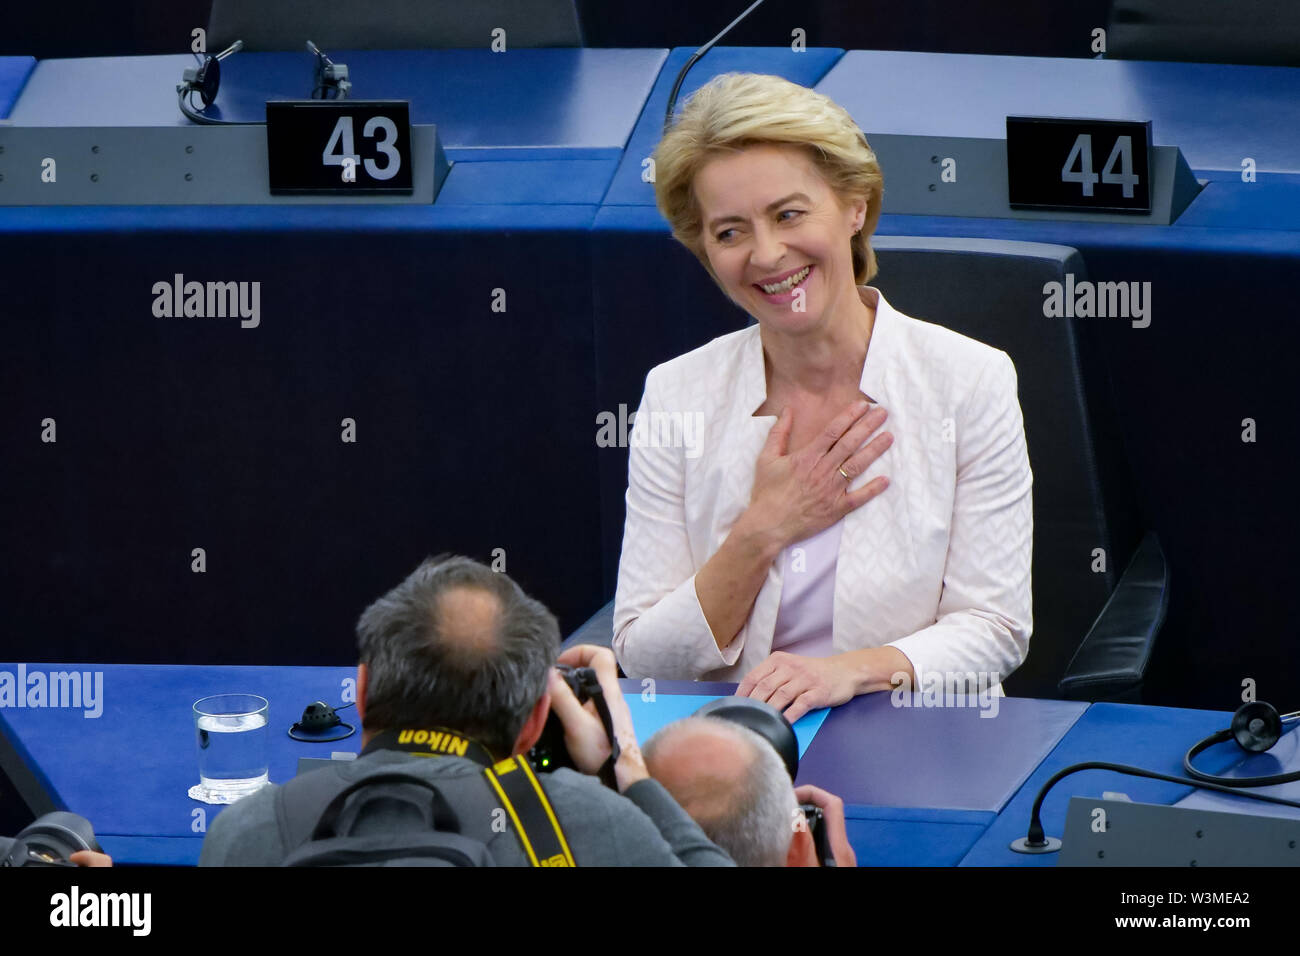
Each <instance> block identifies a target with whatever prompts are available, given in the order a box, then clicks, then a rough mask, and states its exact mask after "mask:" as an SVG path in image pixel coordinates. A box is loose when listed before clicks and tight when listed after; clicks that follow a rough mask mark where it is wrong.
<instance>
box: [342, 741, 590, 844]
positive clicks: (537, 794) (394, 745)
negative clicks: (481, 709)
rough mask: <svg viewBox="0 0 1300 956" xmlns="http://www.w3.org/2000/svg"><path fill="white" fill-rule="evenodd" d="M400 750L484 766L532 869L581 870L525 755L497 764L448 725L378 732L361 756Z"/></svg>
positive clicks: (484, 772) (485, 749)
mask: <svg viewBox="0 0 1300 956" xmlns="http://www.w3.org/2000/svg"><path fill="white" fill-rule="evenodd" d="M375 750H400V751H402V752H404V753H409V754H412V755H413V756H417V757H464V758H466V759H467V760H472V761H474V762H475V763H477V764H480V765H481V766H482V767H483V776H484V777H485V778H486V779H487V782H488V786H489V787H491V788H492V791H493V792H494V793H495V794H496V795H497V797H498V798H500V800H501V806H502V808H503V809H504V810H505V811H506V815H507V816H509V817H510V822H511V823H513V824H514V829H515V835H516V836H517V837H519V844H520V846H521V847H522V848H523V851H524V856H526V857H527V858H528V862H529V864H530V865H531V866H577V865H578V864H577V863H575V862H574V860H573V853H572V851H570V850H569V841H568V840H566V839H565V838H564V830H563V829H562V828H561V827H560V821H559V819H558V818H557V817H556V815H555V809H554V808H553V807H552V806H551V801H550V800H549V799H548V798H547V796H546V791H545V790H543V789H542V784H541V782H540V781H539V780H538V779H537V776H536V775H535V774H534V773H533V768H532V767H530V766H529V765H528V758H527V757H524V756H519V757H510V758H508V759H506V760H498V761H495V762H494V761H493V758H492V755H491V754H490V753H488V750H487V748H486V747H484V746H483V745H482V744H480V743H479V742H478V741H476V740H473V739H471V738H469V737H465V736H464V735H463V734H459V733H456V732H455V731H450V730H447V729H446V728H445V727H434V728H432V729H422V730H413V729H403V730H400V731H387V732H384V733H380V734H378V735H377V736H376V737H375V738H374V739H373V740H372V741H371V742H370V744H369V745H368V746H366V747H365V749H363V750H362V755H365V754H367V753H370V752H372V751H375Z"/></svg>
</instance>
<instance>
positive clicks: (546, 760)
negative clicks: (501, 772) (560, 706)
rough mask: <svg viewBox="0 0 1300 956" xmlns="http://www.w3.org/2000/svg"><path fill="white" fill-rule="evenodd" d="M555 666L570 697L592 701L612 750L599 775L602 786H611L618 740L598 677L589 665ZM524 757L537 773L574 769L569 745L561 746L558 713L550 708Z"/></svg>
mask: <svg viewBox="0 0 1300 956" xmlns="http://www.w3.org/2000/svg"><path fill="white" fill-rule="evenodd" d="M555 669H556V670H557V671H559V672H560V677H562V678H563V679H564V682H565V683H566V684H568V685H569V690H571V691H573V696H574V697H576V698H577V699H578V703H579V704H585V703H587V702H588V701H591V702H592V703H593V704H595V706H596V713H597V714H598V715H599V716H600V719H601V722H602V723H603V724H604V725H605V733H606V734H607V735H609V742H610V747H611V751H612V756H611V757H610V760H609V762H608V763H606V764H605V766H604V767H602V768H601V771H600V775H599V776H600V779H601V780H602V782H604V783H605V784H606V785H608V786H614V775H613V774H614V760H616V759H617V758H618V743H617V742H616V741H615V739H614V725H613V721H612V719H611V718H610V716H609V707H608V706H607V705H606V704H605V692H604V689H603V688H602V687H601V686H600V678H598V677H597V676H596V672H595V670H593V669H592V668H590V667H570V666H569V665H568V664H556V665H555ZM528 760H529V762H530V763H531V764H532V765H533V769H535V770H536V771H537V772H538V773H552V772H553V771H556V770H559V769H560V768H561V767H567V768H568V769H570V770H577V769H578V768H577V767H576V766H575V765H574V763H573V758H572V757H571V756H570V755H569V748H568V747H567V746H565V743H564V724H563V723H562V722H561V721H560V718H559V715H557V714H556V713H555V710H554V708H552V710H551V712H550V714H549V715H547V718H546V726H545V727H543V728H542V735H541V736H540V737H538V738H537V743H536V744H534V745H533V749H532V750H530V751H529V752H528Z"/></svg>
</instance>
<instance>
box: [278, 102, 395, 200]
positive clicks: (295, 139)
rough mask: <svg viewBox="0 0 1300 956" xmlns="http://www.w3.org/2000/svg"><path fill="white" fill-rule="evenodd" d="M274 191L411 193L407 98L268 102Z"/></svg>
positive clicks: (280, 193) (281, 192) (282, 193)
mask: <svg viewBox="0 0 1300 956" xmlns="http://www.w3.org/2000/svg"><path fill="white" fill-rule="evenodd" d="M266 152H267V167H268V172H269V178H270V182H269V186H270V190H271V195H273V196H274V195H284V194H289V193H338V194H346V193H405V194H409V193H410V192H411V163H412V159H411V111H410V104H409V103H408V102H406V101H404V100H282V101H268V102H267V104H266Z"/></svg>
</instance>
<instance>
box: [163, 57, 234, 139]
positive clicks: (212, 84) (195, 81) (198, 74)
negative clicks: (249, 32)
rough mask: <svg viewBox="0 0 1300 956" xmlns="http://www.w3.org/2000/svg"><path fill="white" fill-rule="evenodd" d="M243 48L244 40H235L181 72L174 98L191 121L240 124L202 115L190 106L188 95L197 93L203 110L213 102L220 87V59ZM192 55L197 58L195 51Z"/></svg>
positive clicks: (205, 123) (212, 124)
mask: <svg viewBox="0 0 1300 956" xmlns="http://www.w3.org/2000/svg"><path fill="white" fill-rule="evenodd" d="M243 48H244V41H243V40H236V41H235V42H234V43H232V44H230V46H228V47H226V49H224V50H222V51H221V52H220V53H218V54H217V55H216V56H206V57H204V58H203V60H202V61H201V62H200V63H199V65H198V66H197V67H190V68H189V69H187V70H186V71H185V72H184V73H182V74H181V82H180V83H178V84H177V86H176V99H177V101H178V104H179V106H180V108H181V112H182V113H184V114H185V115H186V116H187V117H188V118H189V119H190V120H191V121H192V122H195V123H202V124H204V125H208V126H221V125H240V124H232V122H231V121H230V120H219V119H215V118H213V117H211V116H204V115H203V114H202V113H200V112H198V111H197V110H195V109H194V108H193V107H192V106H190V104H189V97H190V95H191V94H193V93H197V94H199V109H200V110H205V109H207V108H208V107H209V106H211V105H212V104H213V103H215V102H216V99H217V90H218V89H220V87H221V61H222V60H224V59H225V58H226V57H228V56H230V55H231V54H232V53H238V52H239V51H240V50H242V49H243ZM194 56H195V59H198V54H197V53H196V54H195V55H194Z"/></svg>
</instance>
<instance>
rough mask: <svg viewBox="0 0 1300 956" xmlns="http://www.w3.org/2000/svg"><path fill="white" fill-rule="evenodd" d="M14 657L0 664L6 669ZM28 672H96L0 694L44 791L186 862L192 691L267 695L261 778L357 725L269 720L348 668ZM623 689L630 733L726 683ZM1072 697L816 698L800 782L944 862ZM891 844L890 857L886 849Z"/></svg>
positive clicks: (119, 839)
mask: <svg viewBox="0 0 1300 956" xmlns="http://www.w3.org/2000/svg"><path fill="white" fill-rule="evenodd" d="M16 667H17V665H0V670H6V671H8V672H9V673H11V674H12V673H15V672H16ZM38 670H39V671H42V672H49V671H54V670H61V671H67V670H77V671H91V672H94V671H98V672H101V673H102V674H103V678H102V679H103V689H102V696H101V699H100V701H99V706H98V708H97V709H99V710H100V715H99V716H97V717H95V716H87V715H86V713H85V709H84V708H80V709H77V708H51V707H45V708H40V709H33V708H16V707H14V708H10V707H6V709H5V710H4V711H2V712H0V718H2V719H4V720H5V721H6V723H7V724H8V725H9V726H10V727H11V728H12V729H13V731H14V732H15V735H16V736H17V738H18V739H19V741H20V742H21V744H22V746H23V747H24V748H25V749H26V750H27V752H28V753H29V754H30V756H31V758H32V760H33V762H34V763H36V764H37V766H38V767H39V768H40V769H41V771H42V772H43V773H44V774H45V776H46V777H47V779H48V781H49V784H50V786H51V789H52V790H53V791H54V792H55V794H56V796H57V797H58V798H59V799H61V801H62V802H63V803H65V804H66V805H67V806H68V807H69V808H70V809H73V810H74V811H77V812H81V813H83V814H85V815H87V816H88V817H90V818H91V819H92V821H93V822H94V825H95V828H96V832H97V833H98V834H99V835H100V836H101V837H102V838H103V839H102V842H103V845H104V847H105V849H106V850H108V852H109V853H111V854H114V855H115V857H117V858H120V859H122V860H123V861H124V862H151V863H193V862H195V861H196V860H197V857H198V851H199V846H200V843H201V840H202V830H201V829H196V814H195V811H196V810H201V811H202V812H201V814H199V815H198V816H199V817H201V818H203V820H204V822H205V823H207V822H210V821H211V819H212V818H213V817H214V816H215V814H216V813H218V812H220V809H221V808H220V807H213V806H206V805H203V804H199V803H197V802H196V801H193V800H190V799H189V797H188V795H187V790H188V789H189V787H190V786H191V785H192V784H194V783H195V782H196V777H195V774H196V758H195V754H194V737H193V727H192V716H191V711H190V706H191V704H192V703H193V702H194V701H195V700H197V699H198V698H200V697H203V696H207V695H209V694H216V693H254V694H260V695H261V696H263V697H266V698H267V699H268V701H270V714H269V719H270V725H271V727H272V729H273V734H272V737H271V744H272V745H271V748H270V777H271V779H272V780H273V781H276V782H282V781H284V780H287V779H289V778H290V777H292V776H293V775H294V774H295V773H296V772H297V762H298V758H300V757H304V756H314V757H327V756H329V754H330V753H332V752H334V751H348V752H353V753H355V752H356V751H357V750H358V749H359V744H360V740H359V736H353V737H351V738H348V739H347V740H345V741H339V742H335V743H321V744H307V743H300V742H290V741H289V738H288V737H287V736H285V735H284V734H282V733H281V732H280V731H281V730H283V729H284V728H287V727H288V726H289V725H290V724H291V723H292V722H293V721H294V720H296V719H297V718H298V716H299V715H300V714H301V713H302V709H303V707H305V706H306V705H307V704H308V703H310V702H311V701H312V700H316V699H321V700H325V701H328V702H331V703H336V702H338V701H340V700H341V699H342V698H343V697H344V695H345V691H346V690H347V689H348V688H349V682H350V681H351V680H352V678H353V676H354V674H355V671H354V669H353V668H350V667H232V666H220V667H182V666H162V665H141V666H133V665H49V666H42V665H30V666H29V668H28V672H29V673H33V672H35V671H38ZM623 687H624V691H625V693H626V694H627V695H628V698H629V703H630V705H631V706H632V708H633V713H634V718H635V719H636V720H637V726H638V732H639V735H640V736H642V738H645V737H648V736H649V735H650V734H651V733H653V732H654V730H656V729H658V727H659V726H662V725H663V724H665V723H667V722H669V721H671V720H673V719H676V718H677V717H680V716H683V715H684V714H685V713H688V712H690V711H693V710H694V709H695V708H696V707H698V706H699V704H700V703H701V702H702V700H704V699H707V698H709V697H715V696H719V695H724V694H729V693H731V692H732V691H733V690H734V685H731V684H710V683H690V682H680V681H659V682H658V684H657V685H656V687H655V698H654V699H653V700H651V701H649V702H647V701H646V700H645V698H643V697H642V692H643V690H644V687H643V685H642V684H641V682H639V681H624V682H623ZM678 695H690V696H678ZM1083 707H1084V705H1082V704H1070V703H1061V702H1055V701H1029V700H1013V699H1007V698H1003V699H1002V700H1001V701H1000V706H999V716H998V717H997V718H994V719H988V718H981V717H979V716H978V712H977V711H976V710H973V709H951V708H949V709H924V708H907V709H904V708H894V707H892V706H890V701H889V697H888V695H880V694H878V695H874V696H873V697H870V698H859V699H858V700H857V701H855V702H853V703H852V704H849V705H846V706H845V707H843V708H840V709H838V710H837V711H836V712H834V713H832V714H831V715H830V717H828V718H827V717H826V715H825V712H822V713H819V714H810V715H808V716H807V717H805V718H804V719H803V720H801V721H800V722H799V724H798V726H797V727H796V729H797V730H798V731H800V739H801V747H802V749H805V750H806V754H805V758H804V761H803V764H802V766H801V773H800V778H799V780H800V782H810V783H816V784H818V785H820V786H822V787H823V788H825V789H828V790H831V791H832V792H835V793H837V794H839V795H840V796H841V797H842V798H843V799H844V800H845V803H846V804H847V805H848V806H849V808H850V812H849V816H850V818H851V820H852V821H853V822H852V823H851V825H850V829H851V830H852V831H853V832H852V834H851V835H852V836H853V838H854V841H855V844H857V845H859V846H861V847H863V849H864V862H891V861H895V862H911V863H917V862H920V863H930V864H934V863H955V862H956V861H957V859H959V858H960V856H961V855H962V853H964V852H965V850H966V848H968V847H969V846H970V844H972V843H973V842H974V841H975V839H976V838H977V837H978V836H979V834H980V833H982V832H983V830H984V828H985V827H986V826H987V825H988V824H989V823H990V822H991V821H992V819H993V817H994V815H995V814H996V811H997V810H998V809H999V808H1000V807H1001V804H1002V801H1003V799H1004V797H1003V794H1004V793H1005V792H1010V791H1014V789H1015V787H1016V786H1017V785H1018V784H1019V782H1020V781H1021V780H1023V779H1024V777H1025V776H1026V775H1027V774H1029V773H1030V772H1031V771H1032V769H1033V767H1034V766H1035V765H1036V764H1037V763H1038V761H1039V760H1040V759H1041V757H1042V753H1043V752H1045V751H1046V750H1047V749H1050V747H1051V744H1052V743H1054V742H1055V740H1056V739H1057V738H1058V737H1059V736H1060V735H1061V734H1062V733H1064V731H1065V729H1066V728H1068V727H1069V725H1070V724H1071V723H1073V721H1074V720H1075V719H1077V717H1078V715H1079V713H1080V712H1081V711H1082V709H1083ZM347 713H348V711H346V710H345V711H344V715H345V718H346V715H347ZM823 719H825V723H822V720H823ZM353 722H354V721H353ZM818 726H820V727H821V730H820V731H818ZM814 735H815V736H814ZM918 735H919V737H920V739H922V740H924V745H923V746H921V745H918V744H917V740H918ZM810 742H811V746H810ZM823 743H824V744H825V749H824V751H822V752H820V753H819V750H822V745H823ZM981 760H982V761H983V763H981ZM945 774H946V776H945ZM859 805H862V806H859ZM918 840H920V841H921V844H923V845H919V844H918V843H917V841H918ZM909 848H910V849H909ZM905 850H906V851H907V852H906V853H904V851H905ZM893 853H904V855H903V856H902V857H901V858H900V857H897V856H895V857H892V859H891V857H890V856H889V855H890V854H893Z"/></svg>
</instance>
